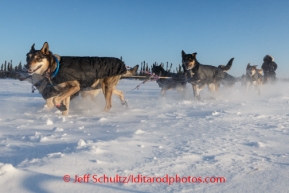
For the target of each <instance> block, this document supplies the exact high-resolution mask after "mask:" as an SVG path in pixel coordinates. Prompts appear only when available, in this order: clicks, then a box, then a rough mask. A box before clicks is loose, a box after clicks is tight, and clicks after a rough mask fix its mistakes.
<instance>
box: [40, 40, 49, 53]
mask: <svg viewBox="0 0 289 193" xmlns="http://www.w3.org/2000/svg"><path fill="white" fill-rule="evenodd" d="M41 52H42V54H44V55H48V54H49V45H48V43H47V42H45V43H44V44H43V46H42V48H41Z"/></svg>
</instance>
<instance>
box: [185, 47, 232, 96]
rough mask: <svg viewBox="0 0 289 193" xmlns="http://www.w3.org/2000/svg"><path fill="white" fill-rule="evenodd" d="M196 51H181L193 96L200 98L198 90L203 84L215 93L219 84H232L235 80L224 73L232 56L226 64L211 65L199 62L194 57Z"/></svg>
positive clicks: (230, 64) (229, 66) (230, 63)
mask: <svg viewBox="0 0 289 193" xmlns="http://www.w3.org/2000/svg"><path fill="white" fill-rule="evenodd" d="M196 55H197V53H193V54H186V53H185V52H184V51H182V63H183V66H184V67H185V68H186V70H187V75H188V83H191V84H192V86H193V91H194V97H195V98H196V99H197V100H200V99H201V97H200V91H201V90H202V89H203V87H204V86H205V85H207V86H208V88H209V90H210V91H211V92H212V93H215V91H217V90H218V89H219V87H220V84H225V85H226V84H228V85H231V84H234V83H235V82H236V81H237V80H236V78H234V77H233V76H231V75H229V74H228V73H226V72H227V71H228V70H230V68H231V66H232V63H233V60H234V58H231V59H230V61H229V62H228V64H227V65H226V66H219V67H215V66H211V65H204V64H200V63H199V62H198V60H197V58H196Z"/></svg>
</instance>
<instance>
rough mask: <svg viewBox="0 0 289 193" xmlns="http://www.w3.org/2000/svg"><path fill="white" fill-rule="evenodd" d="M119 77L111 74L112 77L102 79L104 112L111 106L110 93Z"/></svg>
mask: <svg viewBox="0 0 289 193" xmlns="http://www.w3.org/2000/svg"><path fill="white" fill-rule="evenodd" d="M119 79H120V75H117V76H112V77H108V78H105V79H103V84H102V91H103V94H104V97H105V101H106V104H105V108H104V111H105V112H108V111H109V110H110V109H111V107H112V104H111V95H112V93H113V90H114V88H115V87H116V85H117V83H118V81H119Z"/></svg>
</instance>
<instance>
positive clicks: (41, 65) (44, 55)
mask: <svg viewBox="0 0 289 193" xmlns="http://www.w3.org/2000/svg"><path fill="white" fill-rule="evenodd" d="M34 45H35V44H33V45H32V46H31V49H30V51H29V52H28V53H27V54H26V62H27V64H26V66H25V68H26V69H27V70H28V72H29V73H30V74H34V73H35V74H43V73H44V72H45V71H46V70H47V69H48V67H49V64H50V61H51V56H52V52H50V51H49V45H48V43H47V42H45V43H44V44H43V46H42V48H41V50H35V48H34Z"/></svg>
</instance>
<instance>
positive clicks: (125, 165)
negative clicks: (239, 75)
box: [0, 80, 289, 193]
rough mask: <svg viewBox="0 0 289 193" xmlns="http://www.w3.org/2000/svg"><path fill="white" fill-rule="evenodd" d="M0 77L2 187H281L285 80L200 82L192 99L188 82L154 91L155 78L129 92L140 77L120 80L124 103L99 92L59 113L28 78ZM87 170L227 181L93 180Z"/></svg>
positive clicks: (286, 133) (286, 135) (285, 165)
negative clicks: (216, 86) (181, 88)
mask: <svg viewBox="0 0 289 193" xmlns="http://www.w3.org/2000/svg"><path fill="white" fill-rule="evenodd" d="M0 82H1V84H0V106H1V111H0V150H1V151H0V152H1V154H0V192H64V191H69V192H184V193H185V192H288V181H289V172H288V170H289V149H288V146H287V144H288V141H289V113H288V110H287V109H288V107H289V90H288V89H287V88H288V85H287V84H286V83H282V82H278V83H276V84H274V85H265V86H263V87H262V88H261V95H258V94H256V93H255V92H254V91H253V90H250V92H249V93H246V92H245V89H244V88H242V87H241V86H240V85H239V84H237V85H235V86H234V87H233V88H231V89H225V88H221V90H220V93H219V94H218V95H217V99H216V100H211V99H210V95H209V92H208V91H207V90H206V89H204V90H203V91H201V97H202V98H203V100H202V101H199V102H198V101H195V100H193V97H192V96H193V94H192V89H191V86H190V85H187V93H186V96H185V97H184V96H182V95H181V94H179V93H177V91H168V92H167V96H166V97H165V98H162V97H160V96H159V94H160V88H158V85H157V84H156V83H155V82H148V83H146V84H143V85H141V86H140V88H139V90H134V91H131V90H132V89H133V88H135V87H136V85H138V84H139V83H140V82H139V81H136V80H121V81H120V83H119V85H118V89H120V90H122V91H124V94H125V97H126V99H127V102H128V104H129V108H128V109H126V108H124V107H122V105H121V103H120V101H119V99H118V98H117V97H115V96H113V101H112V102H113V108H112V109H111V111H110V112H108V113H104V112H102V110H103V108H104V98H103V95H99V96H97V97H96V100H95V101H89V100H83V99H81V98H76V99H74V100H73V101H71V111H70V115H69V116H68V117H62V116H61V114H60V112H59V111H58V110H57V109H55V108H54V109H53V110H52V111H48V110H46V109H45V108H43V106H44V100H43V99H42V97H41V96H40V95H39V94H36V93H31V90H30V89H31V85H30V84H29V83H28V82H20V81H18V80H0ZM65 175H69V176H70V182H64V178H65V179H66V177H67V176H65ZM88 175H89V177H88ZM95 175H97V176H98V177H101V176H103V175H106V176H109V177H114V176H116V175H118V176H126V177H128V178H129V176H132V175H133V177H136V176H138V175H142V176H146V177H151V178H152V177H162V178H163V177H165V176H166V175H168V176H169V177H175V176H176V175H178V176H180V177H185V176H191V177H197V178H198V177H202V178H205V177H224V178H225V180H226V182H225V183H179V182H178V183H176V182H175V183H171V184H170V185H169V184H168V183H158V182H154V183H148V182H147V183H144V182H139V183H132V182H128V183H121V182H116V183H99V182H97V183H95V180H94V178H93V176H94V177H97V176H95ZM75 177H76V178H77V182H76V183H74V179H75ZM195 179H196V178H195ZM66 180H67V179H66ZM86 180H87V181H86Z"/></svg>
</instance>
